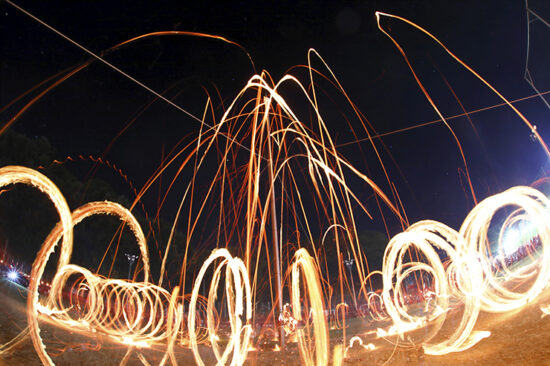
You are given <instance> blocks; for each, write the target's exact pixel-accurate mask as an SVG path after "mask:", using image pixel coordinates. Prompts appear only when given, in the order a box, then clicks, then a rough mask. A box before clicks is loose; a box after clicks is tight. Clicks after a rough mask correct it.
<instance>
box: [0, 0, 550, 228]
mask: <svg viewBox="0 0 550 366" xmlns="http://www.w3.org/2000/svg"><path fill="white" fill-rule="evenodd" d="M15 3H17V4H18V5H19V6H21V7H23V8H24V9H26V10H27V11H29V12H30V13H32V14H34V15H35V16H36V17H38V18H40V19H41V20H43V21H44V22H46V23H48V24H49V25H51V26H53V27H55V28H56V29H58V30H59V31H61V32H63V33H64V34H66V35H67V36H69V37H71V38H72V39H74V40H75V41H77V42H79V43H80V44H81V45H83V46H85V47H87V48H89V49H90V50H92V51H94V52H97V53H99V52H101V51H103V50H105V49H108V48H109V47H111V46H113V45H115V44H117V43H119V42H122V41H124V40H126V39H129V38H131V37H134V36H138V35H140V34H144V33H147V32H153V31H163V30H181V31H195V32H204V33H210V34H216V35H220V36H223V37H226V38H227V39H229V40H232V41H235V42H237V43H239V44H240V45H242V46H243V47H244V48H245V49H246V50H247V51H248V52H249V53H250V55H251V57H252V59H253V61H254V63H255V65H256V69H257V70H258V71H260V70H262V69H265V70H268V71H269V72H270V73H271V75H272V76H273V77H274V79H279V78H280V77H282V76H283V75H284V73H285V72H286V71H287V70H289V69H290V68H291V67H293V66H294V65H299V64H305V63H306V62H307V58H306V57H307V50H308V49H309V48H315V49H316V50H317V51H318V52H319V53H320V54H321V55H322V56H323V57H324V59H325V60H326V61H327V63H328V64H329V65H330V67H331V68H332V70H333V71H334V72H335V74H336V76H337V77H338V78H339V80H340V81H341V83H342V84H343V86H344V88H345V89H346V91H347V93H348V95H349V96H350V97H351V99H352V100H353V101H354V102H355V103H356V104H357V106H358V107H359V109H360V110H361V111H362V112H363V113H364V114H365V115H366V117H367V118H368V119H369V121H370V122H371V123H372V124H373V125H374V127H375V129H376V131H377V132H379V133H387V132H392V131H395V130H398V129H401V128H405V127H410V126H414V125H417V124H419V123H424V122H429V121H433V120H436V119H437V115H436V113H435V112H434V111H433V109H432V108H431V106H430V105H429V104H428V102H427V101H426V98H425V97H424V96H423V94H422V93H421V92H420V90H419V88H418V86H417V84H416V83H415V81H414V79H413V78H412V76H411V73H410V71H409V69H408V68H407V65H406V63H405V62H404V60H403V58H402V56H401V55H400V54H399V53H398V51H397V49H396V48H395V46H394V45H393V44H392V43H391V41H390V40H389V39H388V38H387V37H386V36H385V35H383V34H382V33H381V32H380V31H379V30H378V29H377V26H376V20H375V15H374V12H375V11H376V10H380V11H384V12H388V13H393V14H395V15H400V16H403V17H405V18H407V19H409V20H411V21H413V22H415V23H417V24H419V25H421V26H422V27H424V28H426V29H427V30H428V31H430V32H432V33H433V34H434V35H435V36H436V37H438V38H439V39H440V40H441V41H442V42H443V43H444V44H445V45H446V46H447V47H448V48H449V49H450V50H452V51H453V52H454V53H455V54H456V55H457V56H458V57H460V58H461V59H462V60H463V61H465V62H466V63H468V64H469V65H470V66H471V67H472V68H473V69H475V70H476V71H477V72H479V73H480V74H481V75H482V76H483V77H484V78H486V79H487V80H488V81H489V82H490V83H492V84H493V85H494V86H495V87H496V88H497V90H499V91H500V92H501V93H502V94H503V95H504V96H506V97H507V98H508V99H509V100H514V99H518V98H523V97H527V96H530V95H532V94H533V90H532V89H531V88H530V86H529V85H528V84H527V82H526V81H525V80H524V79H523V75H524V68H525V60H526V43H527V25H526V10H525V2H524V1H522V0H513V1H501V0H491V1H438V2H435V1H349V2H346V1H332V2H329V1H292V2H290V1H289V2H286V1H285V2H270V3H269V4H270V5H267V2H263V1H255V2H246V1H226V2H207V1H204V2H203V1H178V2H152V1H151V2H138V3H139V4H136V2H125V1H116V2H112V1H93V2H84V1H71V2H68V1H28V0H26V1H24V0H15ZM142 3H146V5H143V4H142ZM543 3H545V4H543ZM530 5H531V7H532V8H533V9H534V10H535V9H536V11H537V12H539V13H540V14H541V15H542V16H545V17H546V19H547V20H548V19H550V6H549V4H548V2H547V1H544V0H538V1H530ZM0 17H1V22H0V29H1V30H0V33H1V35H2V40H1V46H0V47H1V55H2V58H1V67H0V81H1V85H0V105H1V106H4V105H6V104H7V103H9V102H10V101H11V100H12V99H13V98H15V97H17V96H18V95H20V94H21V93H23V92H24V91H26V90H27V89H29V88H31V87H33V86H34V85H36V84H37V83H39V82H40V81H42V80H44V79H45V78H47V77H49V76H51V75H53V74H55V73H57V72H59V71H61V70H63V69H65V68H68V67H71V66H74V65H76V64H78V63H81V62H84V61H86V60H88V58H89V56H88V55H86V54H85V53H84V52H83V51H81V50H79V49H78V48H76V47H75V46H73V45H71V44H70V43H69V42H68V41H66V40H64V39H62V38H61V37H59V36H58V35H56V34H54V33H52V32H51V31H50V30H48V29H46V28H45V27H43V26H42V25H40V24H38V23H37V22H36V21H34V20H32V19H30V18H29V17H27V16H25V15H23V14H22V13H20V12H19V11H17V10H16V9H14V8H13V7H11V6H10V5H9V4H7V3H5V2H2V3H0ZM384 24H385V25H386V29H391V31H392V34H393V35H394V36H395V37H396V39H397V40H398V41H399V42H400V43H401V44H402V45H403V47H404V49H405V52H407V54H408V56H409V57H410V60H411V62H412V64H413V66H414V67H415V70H416V71H417V72H418V75H419V77H420V79H421V80H422V82H423V83H424V84H425V85H426V87H427V89H428V90H429V92H430V94H431V95H432V97H433V99H434V101H435V103H436V104H437V105H438V107H440V109H441V111H442V113H443V115H445V116H452V115H455V114H459V113H462V110H461V108H460V105H459V104H458V103H457V101H456V100H455V98H454V97H453V95H452V93H451V92H450V90H449V88H448V87H447V86H446V84H445V81H444V78H445V79H446V80H448V83H449V84H450V86H451V87H452V88H453V90H454V92H455V93H456V95H457V96H458V98H459V99H460V101H461V103H462V104H463V106H464V108H465V109H466V110H468V111H472V110H477V109H479V108H484V107H488V106H491V105H493V104H497V103H500V100H499V99H498V98H497V97H496V96H495V95H494V94H493V93H492V92H491V91H490V90H488V89H487V88H486V87H485V86H483V85H482V84H481V83H480V82H479V81H477V79H475V78H474V77H473V76H472V75H471V74H469V73H468V72H466V71H465V70H464V69H463V68H462V67H461V66H460V65H459V64H457V63H456V62H454V61H453V60H452V59H451V58H450V57H448V55H447V54H445V53H444V52H443V50H442V49H441V48H440V47H438V46H436V45H435V44H434V42H432V41H430V40H428V39H427V38H426V37H425V36H424V35H422V34H421V33H420V32H418V31H416V30H414V29H413V28H411V27H410V26H406V25H404V24H403V23H401V22H398V21H395V20H385V21H384ZM548 44H550V28H545V27H544V26H543V25H541V24H540V22H539V24H535V23H534V24H532V37H531V51H532V53H531V55H530V57H531V64H530V66H531V71H532V75H533V78H534V80H535V82H536V83H537V86H538V87H539V90H540V91H547V90H549V89H550V72H549V68H548V63H549V61H550V51H549V48H548ZM106 58H107V59H108V60H109V61H110V62H112V63H113V64H115V65H116V66H117V67H120V68H121V69H122V70H124V71H125V72H128V73H129V74H131V75H132V76H135V77H136V78H137V79H139V80H140V81H142V82H144V83H145V84H147V85H149V86H150V87H152V88H153V89H155V90H157V91H159V92H160V91H163V90H165V89H166V88H169V87H171V86H174V85H175V88H176V89H177V91H178V93H179V94H178V96H177V98H176V99H175V101H176V103H177V104H178V105H180V106H182V107H183V108H185V109H186V110H188V111H190V112H192V113H194V114H197V115H200V113H201V111H202V108H203V107H204V102H205V94H204V91H203V89H202V87H205V88H206V89H207V90H209V92H212V93H213V92H214V91H215V89H214V85H215V86H216V87H217V88H218V90H219V92H220V95H221V98H222V99H223V101H224V103H225V104H227V103H229V102H230V101H231V100H232V99H233V97H234V96H235V95H236V93H237V92H238V91H239V90H240V89H241V88H242V87H243V86H244V84H245V83H246V81H247V80H248V79H249V78H250V77H251V76H252V75H253V70H252V67H251V65H250V62H249V61H248V59H247V57H246V55H245V54H244V53H243V52H242V51H241V50H240V49H238V48H237V47H234V46H230V45H227V44H225V43H223V42H219V41H214V40H205V39H195V38H189V37H187V38H186V37H178V38H175V37H160V38H155V39H150V40H147V41H143V42H140V43H138V44H136V45H135V46H132V47H127V48H125V49H123V50H121V51H120V52H116V53H113V54H109V55H107V56H106ZM315 65H316V66H319V64H315ZM290 72H291V73H294V72H296V73H300V75H305V74H304V73H303V71H301V72H300V71H296V70H294V69H292V70H291V71H290ZM303 81H304V82H306V81H307V80H306V79H304V80H303ZM332 92H333V95H336V94H335V93H334V91H332ZM151 99H152V96H151V95H150V94H149V93H148V92H147V91H144V90H143V89H142V88H140V87H139V86H137V85H135V84H133V83H132V82H130V81H128V80H126V79H125V78H124V77H122V76H121V75H119V74H117V73H116V72H115V71H113V70H110V69H109V68H108V67H106V66H105V65H102V64H100V63H97V62H96V63H94V64H93V65H92V66H90V67H89V68H88V69H86V70H85V71H84V72H82V73H80V74H79V75H78V76H77V77H75V78H73V79H71V80H69V81H68V82H66V83H64V84H62V85H61V86H59V87H58V88H56V89H55V90H54V91H53V92H52V93H50V94H48V95H47V96H46V97H45V98H43V99H42V100H41V101H40V102H39V103H37V104H36V105H35V106H33V108H31V109H30V110H29V111H28V112H27V113H25V114H24V115H23V117H21V119H20V120H19V121H18V122H17V123H16V124H15V125H14V126H13V128H14V129H15V130H17V131H19V132H21V133H24V134H26V135H28V136H31V137H33V136H46V137H47V138H48V139H49V141H50V142H51V143H52V145H54V146H55V147H56V148H57V149H58V151H59V159H63V158H64V157H65V156H67V155H78V154H85V155H89V154H93V155H96V156H97V155H99V154H101V152H102V151H103V150H104V149H105V147H106V146H107V144H108V143H109V141H110V140H111V139H112V138H113V137H114V136H115V135H116V134H117V132H118V131H119V130H120V129H121V128H122V126H124V125H125V124H126V123H127V122H128V120H130V119H131V118H133V117H134V116H135V115H136V113H138V111H140V110H141V108H143V106H144V105H146V104H147V103H148V102H149V101H151ZM334 100H335V102H334V103H328V102H327V104H326V105H325V106H322V107H321V113H324V115H325V119H326V122H327V125H328V127H329V129H330V130H331V131H332V133H333V135H334V136H335V140H336V142H337V143H338V144H346V143H349V142H352V141H353V140H354V137H353V135H352V134H351V132H350V129H349V127H348V126H347V125H346V124H345V123H344V122H343V120H342V118H341V116H342V114H347V113H349V111H350V108H349V106H348V105H346V104H345V101H344V100H343V98H341V97H334ZM291 103H292V101H291ZM22 105H23V104H21V103H19V104H17V103H16V104H15V106H14V107H11V108H8V109H6V110H5V111H3V112H2V114H1V115H0V117H1V119H0V121H1V123H5V121H7V120H9V118H11V117H12V116H13V114H14V113H15V112H16V111H17V110H18V108H17V107H19V108H21V107H22ZM517 107H518V108H519V110H520V111H521V112H522V113H524V114H525V116H526V117H527V118H528V119H529V120H530V121H531V122H532V123H533V124H535V125H537V128H538V131H539V133H541V135H542V136H543V138H544V137H546V138H547V139H550V132H548V128H549V127H550V122H549V118H550V110H548V109H547V108H546V107H545V106H544V104H543V103H542V102H541V101H540V100H539V99H538V98H532V99H529V100H527V101H524V102H521V103H518V104H517ZM297 108H299V107H297ZM471 119H472V122H473V124H474V126H475V128H476V129H477V131H478V134H479V138H478V137H477V136H476V134H475V133H474V132H473V129H472V127H471V126H470V124H469V122H468V120H467V119H465V118H457V119H453V120H450V123H451V126H452V127H453V129H454V130H455V132H456V133H457V135H458V137H459V139H460V141H461V143H462V144H463V147H464V150H465V154H466V158H467V160H468V163H469V164H470V169H471V174H472V178H473V183H474V188H475V189H476V191H477V193H478V196H479V197H480V198H483V197H486V196H487V195H489V194H492V193H497V192H499V191H502V190H504V189H506V188H508V187H510V186H513V185H518V184H530V183H532V182H533V181H534V180H536V179H537V178H540V177H541V176H543V175H547V168H548V164H547V162H546V157H545V155H544V151H543V150H542V149H541V148H540V147H539V146H538V145H537V144H536V143H534V142H532V141H531V139H530V131H529V129H528V128H527V127H526V126H525V125H523V124H522V123H521V121H520V119H519V118H517V117H516V116H515V115H514V114H513V113H512V112H511V110H510V109H508V108H496V109H491V110H489V111H486V112H481V113H476V114H472V115H471ZM198 130H199V125H198V123H197V122H196V121H193V120H192V119H190V118H188V117H186V116H185V115H183V114H182V113H181V112H179V111H177V110H175V109H174V108H173V107H171V106H169V105H166V104H163V103H160V102H158V103H155V104H154V105H153V106H151V107H150V108H148V109H147V110H146V111H145V112H143V113H142V114H140V116H139V118H138V119H137V121H136V123H135V124H134V125H133V126H132V128H131V129H129V130H128V131H127V132H126V133H125V134H124V135H123V137H121V138H120V139H119V140H118V141H117V144H116V145H115V146H114V147H113V149H112V150H111V151H110V153H109V155H108V156H107V158H108V159H109V160H111V161H113V162H115V163H116V164H117V165H118V166H119V167H121V168H123V169H124V170H125V172H126V173H127V174H128V175H129V176H130V177H131V178H132V179H133V180H134V181H135V182H136V183H137V185H138V186H139V185H140V184H143V182H144V181H145V179H146V178H147V177H148V176H149V175H150V174H151V172H152V171H153V170H154V169H155V168H156V166H157V165H158V163H159V161H160V157H161V151H162V149H163V147H164V148H165V149H168V148H170V147H171V146H172V145H173V144H174V143H175V142H176V141H177V140H178V139H179V138H180V137H182V136H184V135H186V134H189V133H197V132H198ZM364 136H365V134H364V133H362V134H360V137H364ZM384 143H385V144H386V145H387V146H388V148H389V149H390V151H391V153H392V155H393V158H394V159H395V161H396V162H397V163H398V165H399V169H398V168H397V167H395V166H394V165H393V164H392V162H391V160H390V159H389V158H387V160H386V162H387V164H388V168H389V171H390V175H391V177H392V179H393V180H394V181H395V184H396V186H397V187H398V190H399V191H400V193H401V195H402V199H403V202H404V206H405V208H406V209H407V212H408V213H409V215H410V219H411V221H417V220H420V219H425V218H433V219H437V220H441V221H443V222H446V223H448V224H449V225H451V226H453V227H458V226H459V225H460V223H461V222H462V220H463V218H464V217H465V215H466V214H467V212H468V211H469V210H470V209H471V207H472V202H471V200H470V199H468V198H467V197H466V196H465V193H464V190H463V185H465V181H464V179H463V176H462V179H461V176H460V173H459V169H462V163H461V160H460V158H459V154H458V150H457V148H456V145H455V144H454V141H453V139H452V136H451V135H450V133H449V131H448V130H447V129H446V128H445V127H444V126H443V125H442V124H440V123H439V124H432V125H430V126H427V127H422V128H417V129H413V130H410V131H407V132H402V133H396V134H391V135H388V136H386V137H384ZM360 146H361V147H362V148H363V152H364V154H361V152H360V150H358V148H357V147H358V144H351V145H349V144H346V145H345V146H342V147H341V149H340V151H341V153H342V154H343V155H344V156H345V157H346V158H347V159H349V160H350V161H351V162H353V163H354V164H356V165H357V166H358V167H359V169H360V170H362V171H365V172H366V169H367V167H368V168H369V169H370V171H371V174H372V178H373V179H374V180H375V181H376V182H381V184H382V183H383V175H382V174H381V170H380V169H379V167H378V166H377V165H376V160H375V157H374V154H373V153H372V149H371V148H370V147H369V146H370V144H369V142H366V141H365V142H362V143H361V145H360ZM545 169H546V171H545ZM400 172H402V174H401V173H400ZM352 188H353V189H354V190H355V191H356V192H357V193H358V195H359V196H360V197H362V198H364V199H367V198H368V196H369V195H370V193H371V191H370V190H368V189H366V187H362V186H361V185H359V184H357V183H353V187H352ZM361 225H364V226H362V227H364V228H369V227H370V225H371V224H370V223H362V224H361ZM372 225H374V227H377V226H376V225H377V223H374V224H372Z"/></svg>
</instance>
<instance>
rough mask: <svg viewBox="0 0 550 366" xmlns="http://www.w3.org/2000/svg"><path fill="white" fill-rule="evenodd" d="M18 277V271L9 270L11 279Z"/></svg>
mask: <svg viewBox="0 0 550 366" xmlns="http://www.w3.org/2000/svg"><path fill="white" fill-rule="evenodd" d="M17 277H19V274H18V273H17V271H9V272H8V278H9V279H10V280H11V281H15V280H17Z"/></svg>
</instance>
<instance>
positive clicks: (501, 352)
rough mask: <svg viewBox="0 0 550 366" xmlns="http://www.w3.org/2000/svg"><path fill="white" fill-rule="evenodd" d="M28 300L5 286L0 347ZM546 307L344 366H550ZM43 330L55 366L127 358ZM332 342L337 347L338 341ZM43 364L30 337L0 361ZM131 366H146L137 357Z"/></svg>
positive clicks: (265, 355)
mask: <svg viewBox="0 0 550 366" xmlns="http://www.w3.org/2000/svg"><path fill="white" fill-rule="evenodd" d="M24 298H25V291H24V289H22V288H17V287H15V286H6V284H0V344H4V343H6V342H8V341H10V340H11V339H12V338H13V337H15V336H16V335H17V334H18V333H19V332H20V331H21V330H23V329H24V328H25V327H26V320H25V314H24ZM547 303H550V291H549V293H547V294H545V295H544V296H541V297H540V298H539V300H538V301H537V302H536V303H533V304H530V305H528V306H526V307H525V308H524V309H522V310H521V311H518V312H516V313H513V314H506V315H502V314H487V313H482V314H481V316H480V318H479V320H478V323H477V325H476V327H475V329H476V330H488V331H490V332H491V336H490V337H488V338H486V339H483V340H482V341H481V342H480V343H478V344H477V345H476V346H474V347H472V348H471V349H469V350H466V351H464V352H460V353H451V354H447V355H444V356H429V355H424V354H423V352H422V350H421V349H420V348H418V347H417V348H415V347H412V346H406V347H395V346H394V345H393V344H391V343H390V342H388V341H386V340H383V339H378V338H377V337H376V336H375V334H374V333H372V332H371V333H370V334H366V335H363V336H362V338H363V341H364V343H365V344H367V343H373V344H374V345H375V346H376V349H374V350H365V349H363V348H361V347H360V346H358V345H355V346H354V347H353V348H351V349H349V350H348V352H347V357H346V358H345V359H344V365H345V366H348V365H350V366H351V365H378V366H381V365H384V366H398V365H399V366H401V365H422V366H428V365H429V366H462V365H464V366H465V365H468V366H469V365H483V366H496V365H499V366H501V365H506V366H513V365H521V366H529V365H532V366H545V365H548V366H550V316H546V317H542V314H543V313H542V312H541V310H540V306H541V305H542V304H547ZM451 323H452V321H451ZM451 326H452V325H451ZM42 329H43V336H44V338H45V339H46V344H47V349H48V352H50V355H51V356H52V359H53V360H54V362H55V363H56V365H74V366H79V365H118V364H119V363H120V361H121V360H122V358H123V357H124V354H125V352H126V349H125V348H124V347H121V346H120V345H116V344H112V343H110V342H107V341H104V340H99V339H92V338H89V337H84V336H81V335H78V334H73V333H71V332H67V331H66V330H61V329H56V328H54V327H53V326H49V325H47V324H44V325H43V327H42ZM447 331H448V330H446V329H445V327H444V328H443V329H442V334H443V336H445V333H446V332H447ZM331 334H332V333H331ZM349 336H350V335H348V338H349ZM411 337H413V338H414V337H415V335H414V334H412V335H411ZM332 342H333V343H332V345H335V344H337V343H338V342H339V341H338V340H337V339H335V340H333V341H332ZM340 342H341V341H340ZM269 347H271V346H269ZM0 349H1V348H0ZM201 352H203V353H204V355H205V363H206V364H207V365H214V364H215V359H214V358H213V356H212V354H211V351H210V349H209V348H207V347H202V348H201ZM142 354H143V356H144V357H145V358H146V359H147V361H148V362H149V363H150V364H151V365H155V364H158V362H159V360H160V358H161V356H162V350H147V351H143V352H142ZM176 354H177V361H178V364H179V365H194V364H195V361H194V359H193V356H192V353H191V351H190V350H189V349H185V348H177V349H176ZM40 364H41V363H40V360H39V359H38V356H37V355H36V353H35V351H34V348H33V346H32V344H31V341H30V339H29V338H28V337H26V339H24V340H23V342H22V343H21V344H19V345H18V346H17V347H15V348H14V349H12V350H10V351H9V352H6V353H3V354H1V355H0V366H4V365H5V366H8V365H10V366H11V365H29V366H32V365H40ZM127 364H128V365H143V363H142V362H141V361H140V360H139V359H138V357H137V355H136V354H134V355H133V356H132V357H131V358H130V360H129V362H128V363H127ZM245 365H247V366H279V365H289V366H291V365H296V366H297V365H302V361H301V360H300V354H299V352H298V349H297V346H296V344H295V343H290V344H289V345H288V346H287V347H286V348H285V349H284V350H282V351H273V350H267V349H263V350H258V351H251V352H250V353H249V356H248V360H247V362H246V363H245Z"/></svg>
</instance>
